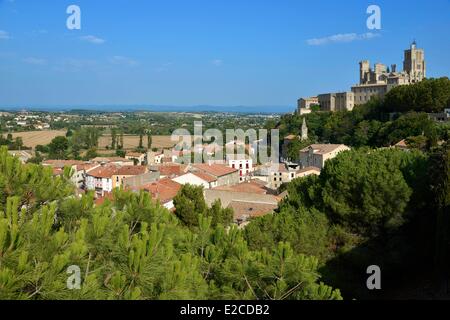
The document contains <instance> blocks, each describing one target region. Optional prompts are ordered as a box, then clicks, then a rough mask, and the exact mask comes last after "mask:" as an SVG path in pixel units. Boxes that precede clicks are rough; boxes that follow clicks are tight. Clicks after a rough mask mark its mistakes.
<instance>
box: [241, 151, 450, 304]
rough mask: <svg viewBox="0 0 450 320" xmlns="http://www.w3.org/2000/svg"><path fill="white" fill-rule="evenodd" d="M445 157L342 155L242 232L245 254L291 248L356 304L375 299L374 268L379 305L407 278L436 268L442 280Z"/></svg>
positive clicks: (442, 153) (446, 153)
mask: <svg viewBox="0 0 450 320" xmlns="http://www.w3.org/2000/svg"><path fill="white" fill-rule="evenodd" d="M449 150H450V148H449V145H448V144H445V145H443V146H442V147H440V148H436V149H434V151H433V154H432V155H431V156H427V155H426V154H425V153H423V152H420V151H411V152H405V151H400V150H396V149H378V150H371V149H365V148H363V149H359V150H352V151H348V152H344V153H341V154H339V155H338V156H337V157H336V158H335V159H333V160H330V161H328V162H327V163H326V165H325V168H324V169H323V171H322V173H321V175H320V176H319V177H317V176H310V177H307V178H302V179H297V180H294V181H293V182H292V183H290V184H289V185H288V186H287V192H288V196H287V198H286V199H285V200H284V201H283V202H282V204H281V205H280V207H279V209H278V212H277V213H276V214H275V215H273V216H266V217H262V218H259V219H257V220H255V221H254V222H252V223H251V224H250V225H249V226H248V227H247V228H246V230H245V234H246V239H247V241H248V243H249V245H250V248H252V249H254V250H261V249H262V248H270V247H271V245H272V244H273V243H276V242H278V241H285V242H289V243H291V244H292V247H293V249H294V250H295V251H296V252H297V253H301V254H306V255H314V256H316V257H318V258H319V259H320V262H321V266H322V267H321V272H322V273H323V274H324V276H325V278H326V279H327V281H329V282H330V283H332V284H333V285H335V286H339V287H340V288H341V289H343V292H344V295H345V296H348V297H354V298H370V297H374V295H376V294H375V293H371V292H369V291H368V290H367V288H366V287H365V279H366V273H365V270H366V268H367V267H368V266H370V265H373V264H376V265H379V266H381V268H382V270H383V275H384V276H383V279H385V281H384V287H383V288H384V290H383V293H384V297H386V296H387V295H388V294H392V292H393V291H395V290H397V289H398V288H402V281H403V280H404V279H405V278H408V276H409V277H412V278H413V279H415V277H419V278H420V279H421V280H422V281H423V280H424V279H428V280H430V279H432V278H433V277H432V276H431V275H432V274H433V272H434V270H435V269H436V268H437V269H439V268H441V269H444V273H445V272H448V265H449V264H448V258H449V257H448V252H449V249H450V248H449V246H448V239H449V231H450V230H449V226H450V224H449V220H448V213H449V197H450V190H449V188H448V185H449V182H450V176H449V172H450V170H449ZM430 239H432V241H430ZM434 239H436V240H434ZM430 261H435V262H436V263H434V264H433V263H429V262H430ZM427 262H428V263H427ZM405 266H407V267H406V269H405ZM387 279H389V281H388V280H387ZM409 280H410V279H409ZM433 280H434V279H433ZM441 280H442V279H437V281H441Z"/></svg>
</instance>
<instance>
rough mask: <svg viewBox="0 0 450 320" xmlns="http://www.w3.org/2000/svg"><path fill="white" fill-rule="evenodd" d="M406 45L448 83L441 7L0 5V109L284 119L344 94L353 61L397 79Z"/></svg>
mask: <svg viewBox="0 0 450 320" xmlns="http://www.w3.org/2000/svg"><path fill="white" fill-rule="evenodd" d="M71 4H75V5H78V6H80V8H81V13H82V17H81V23H82V25H81V27H82V28H81V30H68V29H67V28H66V20H67V17H68V14H66V8H67V7H68V6H69V5H71ZM371 4H376V5H379V6H380V7H381V10H382V29H381V30H379V31H377V30H375V31H372V30H368V29H367V26H366V20H367V18H368V14H367V13H366V9H367V7H368V6H369V5H371ZM368 33H370V34H369V36H367V34H368ZM336 35H337V36H336ZM343 35H345V36H343ZM333 36H334V38H333ZM314 39H316V40H314ZM327 39H328V40H327ZM330 39H334V40H330ZM413 39H416V40H417V42H418V45H419V47H423V48H424V49H425V50H426V58H427V61H428V76H430V77H437V76H449V75H450V59H449V56H450V54H449V52H450V1H449V0H432V1H430V0H426V1H425V0H424V1H422V0H416V1H407V0H398V1H393V0H386V1H380V0H373V1H363V0H345V1H336V0H329V1H325V0H315V1H300V0H277V1H275V0H259V1H255V0H226V1H225V0H160V1H155V0H113V1H112V0H71V1H65V0H0V106H2V107H8V106H58V105H65V106H67V105H73V106H83V105H134V104H138V105H145V104H146V105H179V106H189V105H221V106H235V105H244V106H292V107H293V106H295V104H296V100H297V98H298V97H300V96H309V95H315V94H317V93H323V92H330V91H343V90H348V89H349V87H350V86H351V85H353V84H354V83H356V82H357V81H358V62H359V61H360V60H362V59H370V60H371V63H375V62H383V63H386V64H391V63H396V64H397V65H399V67H401V66H402V61H403V50H404V49H406V48H407V47H408V46H409V44H410V43H411V41H412V40H413ZM344 40H346V41H344Z"/></svg>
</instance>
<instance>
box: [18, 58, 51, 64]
mask: <svg viewBox="0 0 450 320" xmlns="http://www.w3.org/2000/svg"><path fill="white" fill-rule="evenodd" d="M23 62H25V63H28V64H33V65H36V66H43V65H46V64H47V60H45V59H40V58H35V57H28V58H25V59H23Z"/></svg>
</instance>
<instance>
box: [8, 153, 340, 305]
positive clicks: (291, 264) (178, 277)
mask: <svg viewBox="0 0 450 320" xmlns="http://www.w3.org/2000/svg"><path fill="white" fill-rule="evenodd" d="M68 177H69V172H66V175H65V176H64V177H57V178H54V177H52V174H51V171H50V169H44V168H43V167H41V166H37V165H32V164H28V165H22V164H21V163H20V162H19V160H18V159H16V158H12V157H10V156H9V155H8V154H7V151H6V149H1V151H0V192H1V193H2V195H1V199H2V202H1V204H0V299H341V295H340V292H339V290H333V289H332V288H330V287H328V286H326V285H324V284H323V283H319V282H318V281H319V278H320V275H319V273H318V271H317V268H318V267H319V260H318V259H317V258H315V257H310V256H306V255H302V254H298V253H296V252H295V250H293V249H292V247H291V245H290V244H288V243H285V242H278V243H273V245H272V246H271V248H270V249H261V250H254V249H251V248H250V247H249V246H248V244H247V242H246V241H245V239H244V237H243V233H242V232H241V231H240V230H238V229H237V228H236V227H231V228H225V227H224V226H223V225H222V224H221V222H222V221H221V219H217V218H216V221H215V224H217V226H213V224H214V223H213V219H215V214H214V213H211V214H210V215H201V214H199V215H197V223H196V225H195V226H191V227H190V228H188V227H186V226H184V224H183V222H181V221H180V220H179V219H178V218H177V217H176V216H175V215H174V214H172V213H171V212H169V211H168V210H166V209H165V208H164V207H162V206H161V205H159V204H158V203H155V202H153V201H152V200H151V198H150V196H149V194H147V193H145V192H142V193H140V194H135V193H130V192H125V191H122V190H117V191H116V192H115V193H114V200H113V201H106V202H105V203H104V204H102V205H99V206H96V205H95V204H94V199H93V195H92V194H87V195H84V196H82V197H78V196H75V195H74V194H73V190H72V187H71V185H70V184H69V182H68V181H67V178H68ZM201 200H202V199H200V201H201ZM217 209H218V208H216V209H212V210H213V211H214V210H217ZM219 211H220V210H219ZM220 216H221V215H216V217H220ZM225 216H226V215H225ZM71 266H77V267H79V268H80V270H81V274H80V276H81V278H82V283H81V288H80V290H69V289H68V287H67V281H68V280H70V279H71V276H72V274H71V273H69V274H68V273H67V271H68V270H69V271H70V270H72V269H71V268H70V267H71ZM69 282H70V281H69Z"/></svg>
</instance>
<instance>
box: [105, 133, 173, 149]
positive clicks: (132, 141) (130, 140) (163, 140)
mask: <svg viewBox="0 0 450 320" xmlns="http://www.w3.org/2000/svg"><path fill="white" fill-rule="evenodd" d="M143 141H144V143H143V144H144V147H147V137H146V136H144V140H143ZM152 142H153V143H152V148H158V149H162V148H172V147H173V146H174V145H175V143H174V142H172V141H171V140H170V136H153V139H152ZM123 144H124V146H123V147H124V149H125V150H131V149H135V148H137V147H138V146H139V136H128V135H125V136H123ZM107 146H111V136H110V135H104V136H102V137H101V138H100V140H99V149H106V147H107Z"/></svg>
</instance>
